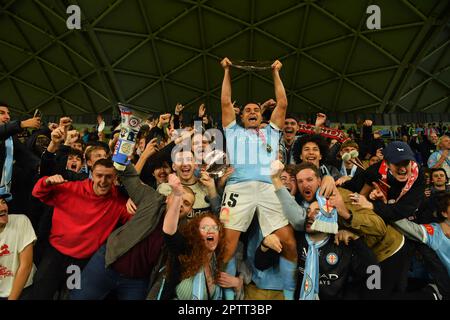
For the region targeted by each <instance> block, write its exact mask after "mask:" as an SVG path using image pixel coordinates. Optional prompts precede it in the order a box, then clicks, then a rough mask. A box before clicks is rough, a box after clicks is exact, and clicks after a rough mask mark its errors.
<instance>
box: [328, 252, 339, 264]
mask: <svg viewBox="0 0 450 320" xmlns="http://www.w3.org/2000/svg"><path fill="white" fill-rule="evenodd" d="M326 260H327V263H328V264H329V265H332V266H334V265H335V264H336V263H338V261H339V258H338V256H337V254H336V253H334V252H330V253H329V254H327V258H326Z"/></svg>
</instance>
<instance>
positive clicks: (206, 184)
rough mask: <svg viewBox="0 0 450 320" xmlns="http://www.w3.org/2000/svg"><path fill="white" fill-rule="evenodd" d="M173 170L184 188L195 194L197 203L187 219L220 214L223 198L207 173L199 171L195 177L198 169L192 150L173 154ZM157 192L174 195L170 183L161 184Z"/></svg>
mask: <svg viewBox="0 0 450 320" xmlns="http://www.w3.org/2000/svg"><path fill="white" fill-rule="evenodd" d="M173 158H174V159H173V160H174V162H173V165H172V169H173V171H174V172H175V173H176V175H177V177H178V178H179V179H180V181H181V184H182V185H183V186H186V187H189V188H191V189H192V191H193V192H194V194H195V203H194V206H193V209H192V212H191V213H189V214H188V216H187V218H188V219H192V218H194V217H196V216H199V215H202V214H205V213H207V212H213V213H214V214H219V211H220V204H221V198H220V196H219V195H218V193H217V190H216V186H215V183H214V179H213V178H211V177H210V176H209V175H208V173H206V172H205V171H201V170H200V171H198V172H197V173H198V174H197V175H198V176H199V177H196V176H195V174H194V173H195V171H196V170H199V169H197V168H196V164H195V157H194V154H193V152H192V151H191V150H188V151H186V150H179V151H177V152H174V154H173ZM157 191H158V192H159V193H160V194H162V195H164V196H168V195H169V194H170V193H172V187H171V186H170V185H169V184H168V183H161V184H160V185H159V186H158V189H157Z"/></svg>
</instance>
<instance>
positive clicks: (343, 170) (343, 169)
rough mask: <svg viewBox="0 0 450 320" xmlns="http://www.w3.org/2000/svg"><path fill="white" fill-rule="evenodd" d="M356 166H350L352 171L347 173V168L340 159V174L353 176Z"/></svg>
mask: <svg viewBox="0 0 450 320" xmlns="http://www.w3.org/2000/svg"><path fill="white" fill-rule="evenodd" d="M357 168H358V167H357V166H355V165H353V166H352V171H351V172H350V174H347V168H346V167H345V164H344V161H342V166H341V174H342V176H343V177H345V176H349V177H352V178H353V177H354V176H355V173H356V169H357Z"/></svg>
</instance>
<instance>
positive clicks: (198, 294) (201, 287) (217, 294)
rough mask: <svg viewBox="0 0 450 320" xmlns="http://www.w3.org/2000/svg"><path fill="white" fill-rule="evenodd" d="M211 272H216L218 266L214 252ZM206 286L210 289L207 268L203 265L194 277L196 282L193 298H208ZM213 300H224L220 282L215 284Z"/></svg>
mask: <svg viewBox="0 0 450 320" xmlns="http://www.w3.org/2000/svg"><path fill="white" fill-rule="evenodd" d="M210 265H211V272H212V273H214V272H215V270H216V267H217V263H216V255H215V254H213V256H212V259H211V264H210ZM205 288H206V291H208V285H207V284H206V275H205V268H204V267H202V268H201V269H200V271H199V272H197V274H196V275H195V277H194V283H193V288H192V300H208V297H205ZM210 298H211V299H212V300H222V288H221V287H219V285H218V284H216V285H215V290H214V293H213V294H212V296H211V297H210Z"/></svg>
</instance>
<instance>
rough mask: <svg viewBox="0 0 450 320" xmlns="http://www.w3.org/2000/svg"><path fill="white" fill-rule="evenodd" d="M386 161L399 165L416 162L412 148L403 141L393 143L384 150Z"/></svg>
mask: <svg viewBox="0 0 450 320" xmlns="http://www.w3.org/2000/svg"><path fill="white" fill-rule="evenodd" d="M383 155H384V159H386V161H388V162H389V163H394V164H396V163H399V162H402V161H405V160H410V161H416V158H415V157H414V152H412V150H411V148H410V146H409V145H408V144H407V143H405V142H402V141H393V142H391V143H389V144H388V145H387V146H386V148H384V149H383Z"/></svg>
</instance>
